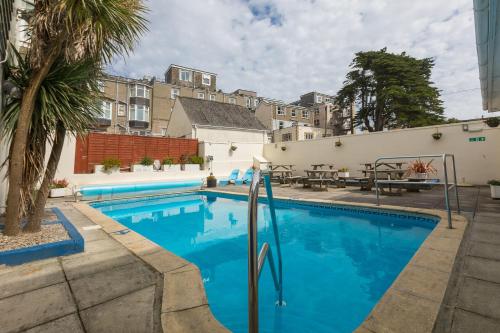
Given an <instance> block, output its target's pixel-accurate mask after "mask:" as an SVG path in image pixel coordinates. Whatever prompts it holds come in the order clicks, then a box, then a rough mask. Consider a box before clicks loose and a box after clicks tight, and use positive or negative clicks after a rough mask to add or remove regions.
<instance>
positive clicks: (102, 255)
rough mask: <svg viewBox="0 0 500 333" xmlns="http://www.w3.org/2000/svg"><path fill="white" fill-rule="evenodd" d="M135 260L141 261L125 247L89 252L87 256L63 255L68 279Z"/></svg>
mask: <svg viewBox="0 0 500 333" xmlns="http://www.w3.org/2000/svg"><path fill="white" fill-rule="evenodd" d="M133 262H136V263H140V261H139V259H138V258H137V257H135V256H134V255H133V254H131V253H130V252H129V251H128V250H127V249H125V248H118V249H116V250H109V251H103V252H97V253H89V254H88V255H86V256H82V257H77V258H73V257H71V256H69V257H63V258H62V260H61V263H62V266H63V268H64V271H65V272H66V276H67V278H68V280H74V279H79V278H82V277H84V276H87V275H91V274H95V273H97V272H101V271H106V270H110V269H113V268H114V267H119V266H123V265H127V264H131V263H133Z"/></svg>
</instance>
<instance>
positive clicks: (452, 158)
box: [374, 153, 460, 229]
mask: <svg viewBox="0 0 500 333" xmlns="http://www.w3.org/2000/svg"><path fill="white" fill-rule="evenodd" d="M436 157H440V158H441V159H442V161H443V171H444V184H442V183H441V182H439V183H433V184H434V185H440V184H441V185H444V198H445V202H446V210H447V212H448V228H449V229H453V224H452V222H451V207H450V198H449V195H448V191H449V190H450V189H451V188H453V187H454V188H455V196H456V200H457V213H458V214H460V201H459V199H458V184H457V170H456V167H455V155H453V154H446V153H443V154H439V155H405V156H384V157H379V158H377V159H376V160H375V168H374V174H375V192H376V195H377V206H380V197H379V196H380V194H379V192H380V191H379V188H378V178H377V166H378V162H379V161H381V160H399V159H410V158H418V159H420V158H436ZM447 157H451V160H452V164H453V181H454V183H453V184H452V186H449V185H450V184H449V182H448V168H447V165H446V159H447Z"/></svg>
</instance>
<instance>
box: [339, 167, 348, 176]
mask: <svg viewBox="0 0 500 333" xmlns="http://www.w3.org/2000/svg"><path fill="white" fill-rule="evenodd" d="M338 175H339V177H341V178H348V177H349V169H347V168H340V169H339V174H338Z"/></svg>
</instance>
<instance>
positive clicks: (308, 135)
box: [304, 133, 314, 140]
mask: <svg viewBox="0 0 500 333" xmlns="http://www.w3.org/2000/svg"><path fill="white" fill-rule="evenodd" d="M304 139H306V140H312V139H314V134H312V133H304Z"/></svg>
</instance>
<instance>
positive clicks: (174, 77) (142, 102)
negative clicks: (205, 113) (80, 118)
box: [96, 65, 259, 136]
mask: <svg viewBox="0 0 500 333" xmlns="http://www.w3.org/2000/svg"><path fill="white" fill-rule="evenodd" d="M101 88H102V93H103V98H102V101H101V110H102V113H101V117H100V118H99V119H98V121H97V126H96V130H99V131H106V132H110V133H132V134H139V135H163V136H166V135H168V133H167V128H168V124H169V121H170V117H171V114H172V108H173V106H174V102H175V99H176V98H177V97H178V96H181V97H191V98H197V99H202V100H208V101H216V102H221V103H228V104H235V105H239V106H242V107H245V108H248V109H250V110H254V109H255V107H256V106H257V105H258V101H259V99H258V97H257V93H256V92H254V91H249V90H244V89H238V90H236V91H234V92H232V93H225V92H223V91H221V90H220V89H219V90H218V89H217V74H214V73H210V72H206V71H202V70H198V69H193V68H188V67H184V66H178V65H171V66H170V67H169V68H168V70H167V71H166V72H165V80H164V81H161V80H158V79H157V78H155V77H144V78H143V79H130V78H125V77H118V76H111V75H108V76H106V77H105V78H104V79H103V82H102V87H101Z"/></svg>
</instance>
